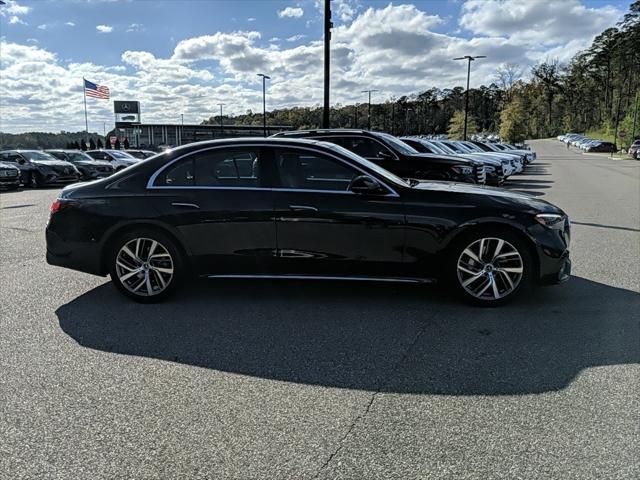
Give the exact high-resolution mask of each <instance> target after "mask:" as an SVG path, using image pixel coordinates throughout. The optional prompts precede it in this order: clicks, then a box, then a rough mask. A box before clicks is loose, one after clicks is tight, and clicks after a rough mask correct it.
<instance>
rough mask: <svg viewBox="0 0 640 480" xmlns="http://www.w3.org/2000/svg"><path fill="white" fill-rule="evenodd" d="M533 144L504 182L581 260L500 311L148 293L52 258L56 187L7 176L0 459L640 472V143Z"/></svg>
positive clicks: (424, 473)
mask: <svg viewBox="0 0 640 480" xmlns="http://www.w3.org/2000/svg"><path fill="white" fill-rule="evenodd" d="M531 145H532V147H533V148H534V149H535V150H536V151H537V153H538V159H537V161H536V162H535V163H534V164H533V165H532V166H531V167H530V168H529V170H528V171H527V173H526V174H524V175H519V176H514V177H512V178H511V179H509V181H508V188H510V189H514V190H521V191H525V192H528V193H531V194H533V195H536V196H539V197H541V198H543V199H546V200H549V201H552V202H553V203H555V204H557V205H558V206H560V207H562V208H563V209H564V210H565V211H566V212H567V213H568V214H569V215H570V217H571V219H572V224H573V230H572V258H573V265H574V270H573V273H574V276H573V278H572V279H571V280H570V281H569V282H568V283H566V284H564V285H561V286H555V287H546V288H541V289H538V290H536V291H535V292H533V293H532V294H531V295H529V296H528V297H526V298H522V299H520V300H519V301H516V302H515V303H513V304H511V305H508V306H506V307H504V308H499V309H478V308H473V307H469V306H465V305H461V304H460V303H459V302H458V301H457V300H456V299H454V298H451V297H450V296H449V295H448V294H447V292H446V291H443V290H442V289H439V288H436V287H418V286H394V285H393V286H389V285H387V284H369V283H367V284H356V283H324V282H309V283H299V282H267V281H226V282H223V281H208V282H199V283H196V284H194V285H193V286H192V287H191V288H190V289H189V290H187V291H183V292H182V293H181V294H180V295H179V296H177V297H175V298H174V299H172V300H171V301H169V302H167V303H164V304H160V305H147V306H143V305H138V304H134V303H131V302H129V301H127V300H125V299H124V298H123V297H121V296H120V295H119V294H118V293H117V292H116V291H115V289H114V288H113V287H112V286H111V285H110V284H109V283H108V282H107V280H106V279H103V278H98V277H92V276H90V275H85V274H82V273H78V272H73V271H70V270H64V269H60V268H56V267H51V266H48V265H47V264H46V262H45V257H44V252H45V246H44V234H43V232H44V225H45V223H46V220H47V216H48V208H49V205H50V203H51V202H52V200H53V199H55V197H56V194H57V190H56V189H43V190H25V191H19V192H7V193H2V194H0V245H1V248H0V253H1V255H0V272H1V274H0V285H1V288H0V325H1V327H2V329H1V332H2V334H1V335H0V478H3V479H4V478H7V479H18V478H29V479H31V478H38V479H40V478H65V479H66V478H74V479H85V478H86V479H100V478H105V479H107V478H109V479H112V478H136V479H156V478H157V479H169V478H189V479H191V478H202V479H204V478H218V479H222V478H234V479H235V478H238V479H253V478H264V479H276V478H277V479H280V478H282V479H309V480H310V479H315V478H318V479H329V478H354V479H373V478H380V479H392V478H393V479H395V478H398V479H412V478H415V479H418V478H421V479H426V478H430V479H431V478H442V479H445V478H446V479H450V478H474V479H476V478H477V479H489V478H536V479H538V478H562V479H572V478H575V479H596V478H597V479H603V478H611V479H626V478H629V479H631V478H638V477H639V476H640V461H639V460H638V458H640V457H638V452H639V451H640V433H639V425H640V414H639V412H640V408H639V392H640V366H639V364H640V325H639V314H638V312H640V294H639V292H640V162H637V161H633V160H612V159H609V158H607V157H606V156H605V155H597V154H594V155H585V154H582V153H580V152H579V151H577V150H567V149H566V147H565V146H564V144H562V143H561V142H558V141H555V140H540V141H532V142H531Z"/></svg>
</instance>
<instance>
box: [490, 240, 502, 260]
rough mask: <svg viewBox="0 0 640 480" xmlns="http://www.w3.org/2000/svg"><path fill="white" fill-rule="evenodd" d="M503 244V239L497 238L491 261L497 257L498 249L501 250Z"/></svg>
mask: <svg viewBox="0 0 640 480" xmlns="http://www.w3.org/2000/svg"><path fill="white" fill-rule="evenodd" d="M503 246H504V240H502V239H501V238H500V239H498V245H496V249H495V250H494V251H493V258H492V259H491V261H492V262H493V261H494V260H495V259H496V258H498V255H500V251H501V250H502V247H503Z"/></svg>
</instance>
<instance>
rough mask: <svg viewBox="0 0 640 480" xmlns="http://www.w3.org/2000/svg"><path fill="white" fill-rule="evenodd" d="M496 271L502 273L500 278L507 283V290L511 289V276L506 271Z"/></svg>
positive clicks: (512, 286)
mask: <svg viewBox="0 0 640 480" xmlns="http://www.w3.org/2000/svg"><path fill="white" fill-rule="evenodd" d="M498 273H500V274H501V275H502V278H504V279H505V280H506V281H507V283H508V284H509V291H511V290H513V288H514V285H513V282H512V281H511V277H510V276H509V274H508V273H507V272H503V271H500V270H498Z"/></svg>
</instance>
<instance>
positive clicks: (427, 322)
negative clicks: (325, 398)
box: [311, 312, 440, 480]
mask: <svg viewBox="0 0 640 480" xmlns="http://www.w3.org/2000/svg"><path fill="white" fill-rule="evenodd" d="M437 313H438V312H434V313H432V314H431V316H429V318H427V319H426V320H425V321H423V322H422V325H421V326H420V327H419V328H418V330H417V331H416V333H415V335H414V336H413V338H412V339H411V341H410V342H409V345H407V347H406V348H405V349H404V352H403V353H402V355H401V356H400V358H399V359H398V360H397V361H396V363H395V364H394V365H393V367H392V368H391V370H390V372H389V373H388V374H387V375H386V376H385V377H384V378H383V379H382V381H381V382H380V383H379V385H378V386H377V387H376V389H375V391H374V392H373V393H372V394H371V397H370V398H369V402H367V405H366V406H365V408H364V410H363V411H362V413H360V414H358V415H357V416H356V417H355V418H354V419H353V421H352V422H351V424H350V425H349V428H347V431H346V432H345V434H344V435H343V436H342V437H341V438H340V440H339V441H338V445H337V447H336V448H335V450H334V451H333V452H331V454H330V455H329V456H328V457H327V459H326V460H325V462H324V463H323V464H322V465H321V466H320V468H319V469H318V471H317V472H316V474H315V475H314V476H313V477H312V478H311V480H315V479H317V478H318V477H319V476H320V474H321V473H322V472H323V471H324V470H325V469H326V468H327V467H328V466H329V465H330V464H331V462H332V461H333V459H334V458H335V457H336V456H338V454H339V453H340V452H341V451H342V449H343V448H344V447H345V445H346V442H347V439H348V438H349V437H350V436H351V432H353V431H354V430H355V428H356V426H357V425H358V423H360V422H361V421H363V420H364V418H365V417H366V416H367V415H368V414H369V411H370V410H371V407H373V404H374V402H375V401H376V398H377V396H378V394H379V393H381V392H382V391H383V390H384V389H385V388H386V387H387V386H388V385H389V382H390V381H391V379H392V378H394V377H395V373H396V372H397V371H398V369H399V368H400V366H401V365H402V364H403V363H404V362H405V360H406V359H407V358H408V357H409V354H410V353H411V351H412V350H413V347H414V346H415V345H416V343H418V340H420V337H422V335H423V334H424V332H425V331H426V329H427V326H428V325H432V326H435V327H437V328H440V325H438V324H437V322H435V321H434V318H435V316H436V314H437Z"/></svg>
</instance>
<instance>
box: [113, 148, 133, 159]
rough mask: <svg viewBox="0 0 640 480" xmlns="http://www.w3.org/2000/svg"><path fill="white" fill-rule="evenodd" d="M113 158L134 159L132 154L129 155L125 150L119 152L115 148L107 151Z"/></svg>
mask: <svg viewBox="0 0 640 480" xmlns="http://www.w3.org/2000/svg"><path fill="white" fill-rule="evenodd" d="M109 153H110V154H111V155H112V156H113V157H115V158H126V159H127V160H131V159H135V157H134V156H133V155H129V154H128V153H126V152H119V151H117V150H111V151H110V152H109Z"/></svg>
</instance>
